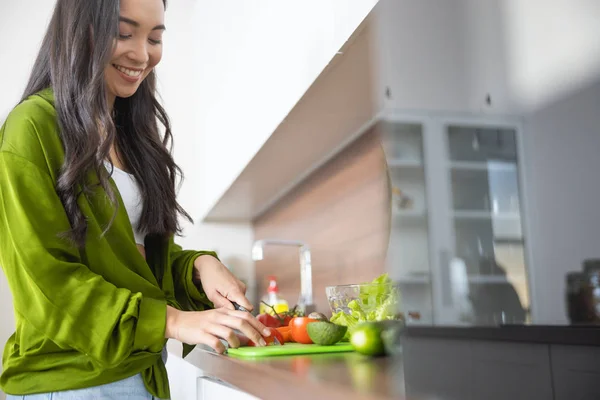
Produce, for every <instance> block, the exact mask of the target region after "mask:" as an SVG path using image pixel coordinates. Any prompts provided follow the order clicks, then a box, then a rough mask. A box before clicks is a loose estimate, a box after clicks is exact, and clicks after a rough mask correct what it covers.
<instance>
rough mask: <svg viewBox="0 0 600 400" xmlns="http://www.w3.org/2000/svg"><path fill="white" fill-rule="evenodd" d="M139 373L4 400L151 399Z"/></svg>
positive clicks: (10, 396)
mask: <svg viewBox="0 0 600 400" xmlns="http://www.w3.org/2000/svg"><path fill="white" fill-rule="evenodd" d="M153 399H154V397H153V396H152V395H151V394H150V393H148V390H146V387H145V386H144V381H143V380H142V376H141V375H140V374H137V375H134V376H132V377H131V378H127V379H123V380H122V381H117V382H113V383H107V384H106V385H100V386H94V387H91V388H86V389H77V390H66V391H64V392H53V393H41V394H28V395H25V396H12V395H8V396H7V397H6V400H153Z"/></svg>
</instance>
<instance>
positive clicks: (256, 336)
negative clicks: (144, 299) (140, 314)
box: [165, 306, 271, 353]
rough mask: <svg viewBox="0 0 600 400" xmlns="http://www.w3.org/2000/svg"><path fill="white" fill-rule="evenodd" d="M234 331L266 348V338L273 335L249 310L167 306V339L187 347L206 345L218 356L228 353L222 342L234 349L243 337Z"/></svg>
mask: <svg viewBox="0 0 600 400" xmlns="http://www.w3.org/2000/svg"><path fill="white" fill-rule="evenodd" d="M234 329H235V330H238V331H240V332H242V333H243V334H244V335H245V336H246V337H248V338H249V339H250V340H252V341H253V342H254V343H259V345H260V346H265V345H266V342H265V339H264V338H263V335H264V336H269V335H270V334H271V332H270V331H269V330H268V329H267V328H266V327H265V326H264V325H263V324H261V323H260V322H258V320H257V319H256V318H255V317H254V316H253V315H252V314H250V313H248V312H245V311H235V310H229V309H226V308H218V309H215V310H207V311H179V310H177V309H176V308H173V307H171V306H167V327H166V330H165V337H166V338H167V339H176V340H179V341H180V342H183V343H187V344H204V345H207V346H210V347H212V348H213V349H214V350H215V351H216V352H217V353H224V352H225V350H226V349H225V346H224V345H223V343H221V341H220V339H224V340H226V341H227V343H229V346H230V347H233V348H237V347H239V346H240V338H239V337H238V336H237V335H236V334H235V332H234Z"/></svg>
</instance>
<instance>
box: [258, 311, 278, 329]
mask: <svg viewBox="0 0 600 400" xmlns="http://www.w3.org/2000/svg"><path fill="white" fill-rule="evenodd" d="M256 319H257V320H258V322H260V323H261V324H263V325H264V326H266V327H267V328H279V327H280V326H281V322H280V321H279V320H278V319H277V318H275V317H274V316H272V315H269V314H260V315H259V316H258V317H256Z"/></svg>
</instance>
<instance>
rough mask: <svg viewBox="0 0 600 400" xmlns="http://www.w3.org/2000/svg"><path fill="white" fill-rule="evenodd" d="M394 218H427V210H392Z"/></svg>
mask: <svg viewBox="0 0 600 400" xmlns="http://www.w3.org/2000/svg"><path fill="white" fill-rule="evenodd" d="M392 215H393V216H394V218H399V219H425V218H427V212H426V211H425V210H402V211H396V210H394V211H393V212H392Z"/></svg>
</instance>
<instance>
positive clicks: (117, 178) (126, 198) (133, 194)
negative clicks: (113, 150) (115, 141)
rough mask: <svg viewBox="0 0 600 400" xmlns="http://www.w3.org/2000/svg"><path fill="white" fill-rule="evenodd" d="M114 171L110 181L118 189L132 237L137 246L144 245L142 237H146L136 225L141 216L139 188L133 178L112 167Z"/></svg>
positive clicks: (108, 164) (109, 166)
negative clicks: (131, 230)
mask: <svg viewBox="0 0 600 400" xmlns="http://www.w3.org/2000/svg"><path fill="white" fill-rule="evenodd" d="M105 165H106V169H108V171H109V172H110V169H111V165H110V163H109V162H108V161H106V162H105ZM113 168H114V171H113V174H112V179H113V181H114V182H115V184H116V185H117V189H119V194H120V195H121V198H122V199H123V203H124V204H125V209H126V210H127V216H129V221H130V222H131V226H132V227H133V236H134V238H135V242H136V243H137V244H141V245H142V246H143V245H144V237H145V236H146V235H145V234H144V233H143V232H140V231H138V229H137V225H138V222H140V216H141V214H142V206H143V204H142V196H141V193H140V188H139V186H138V184H137V181H136V180H135V177H134V176H133V175H131V174H128V173H127V172H125V171H123V170H121V169H119V168H117V167H113Z"/></svg>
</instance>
